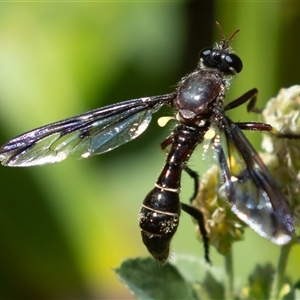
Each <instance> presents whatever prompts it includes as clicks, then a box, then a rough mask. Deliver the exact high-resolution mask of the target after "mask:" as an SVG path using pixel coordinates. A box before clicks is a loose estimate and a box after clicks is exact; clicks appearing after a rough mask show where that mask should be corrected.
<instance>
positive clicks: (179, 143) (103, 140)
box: [0, 23, 299, 263]
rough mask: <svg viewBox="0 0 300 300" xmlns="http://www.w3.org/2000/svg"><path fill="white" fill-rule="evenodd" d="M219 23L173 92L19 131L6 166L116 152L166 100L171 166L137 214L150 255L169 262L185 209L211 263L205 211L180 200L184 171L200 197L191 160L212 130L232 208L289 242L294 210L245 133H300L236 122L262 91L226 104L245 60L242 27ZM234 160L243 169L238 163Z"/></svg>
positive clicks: (4, 152)
mask: <svg viewBox="0 0 300 300" xmlns="http://www.w3.org/2000/svg"><path fill="white" fill-rule="evenodd" d="M217 26H218V28H219V31H220V34H221V42H219V43H217V44H215V45H214V46H213V47H211V48H205V49H203V50H202V51H201V52H200V60H199V62H198V65H197V68H196V70H195V71H193V72H192V73H190V74H188V75H187V76H185V77H183V78H182V79H181V81H180V82H179V84H178V86H177V88H176V90H175V92H173V93H170V94H165V95H161V96H153V97H144V98H138V99H133V100H129V101H124V102H120V103H116V104H113V105H109V106H105V107H103V108H99V109H95V110H92V111H90V112H86V113H83V114H80V115H77V116H75V117H71V118H68V119H65V120H62V121H58V122H55V123H52V124H49V125H46V126H42V127H39V128H37V129H34V130H32V131H29V132H27V133H24V134H22V135H19V136H18V137H16V138H14V139H12V140H10V141H8V142H7V143H6V144H4V145H3V146H2V147H1V148H0V161H1V163H2V164H3V165H5V166H14V167H27V166H36V165H44V164H51V163H57V162H60V161H62V160H64V159H65V158H66V157H67V156H68V155H72V156H75V157H78V158H86V157H89V156H91V155H96V154H101V153H104V152H107V151H110V150H112V149H114V148H116V147H118V146H120V145H122V144H124V143H127V142H129V141H131V140H133V139H135V138H136V137H138V136H139V135H140V134H142V133H143V132H144V130H145V129H146V128H147V126H148V125H149V123H150V121H151V117H152V114H153V113H155V112H157V111H158V110H159V109H160V108H161V107H162V106H163V105H167V106H169V107H171V108H173V109H174V111H175V118H176V120H177V125H176V127H175V128H174V130H173V132H172V133H171V135H170V136H168V137H167V138H166V139H165V140H164V141H163V142H162V143H161V148H162V149H163V150H164V151H165V152H167V153H168V156H167V160H166V164H165V166H164V168H163V170H162V172H161V174H160V175H159V178H158V180H157V181H156V183H155V186H154V188H153V189H152V190H151V191H150V192H149V194H148V195H147V196H146V198H145V200H144V202H143V205H142V208H141V211H140V215H139V222H140V228H141V234H142V239H143V242H144V244H145V245H146V247H147V248H148V250H149V252H150V253H151V254H152V256H153V257H154V258H155V259H156V260H157V261H158V262H160V263H164V262H166V260H167V259H168V256H169V246H170V241H171V239H172V237H173V235H174V234H175V232H176V230H177V227H178V224H179V217H180V211H181V209H182V210H183V211H185V212H187V213H188V214H189V215H191V216H192V217H193V218H195V219H196V220H197V221H198V225H199V229H200V232H201V233H202V235H203V240H204V247H205V257H206V260H207V261H209V256H208V238H207V233H206V230H205V226H204V220H203V215H202V213H201V211H199V210H198V209H196V208H194V207H192V206H191V205H188V204H185V203H181V202H180V199H179V192H180V181H181V173H182V171H186V172H187V173H188V174H189V175H190V176H191V177H192V178H193V180H194V183H195V191H194V197H195V196H196V194H197V187H198V186H199V179H198V175H197V173H196V172H194V171H192V170H191V169H189V168H188V167H187V162H188V160H189V158H190V156H191V155H192V153H193V151H194V150H195V148H196V147H197V146H198V145H199V144H201V143H202V142H203V140H204V139H205V138H206V134H207V133H208V132H209V131H210V132H211V131H212V132H214V134H213V137H211V144H212V146H213V147H212V148H213V149H214V151H215V157H216V158H217V161H218V163H219V166H220V189H219V192H220V193H221V194H222V195H223V196H224V197H225V198H226V200H227V201H228V203H229V205H230V207H231V210H232V211H233V212H234V213H235V214H236V215H237V216H238V217H239V218H240V219H241V220H242V221H244V222H245V223H246V224H247V225H249V226H250V227H251V228H252V229H253V230H254V231H256V232H257V233H258V234H259V235H261V236H262V237H264V238H266V239H268V240H270V241H271V242H273V243H275V244H278V245H284V244H286V243H288V242H289V241H290V240H291V238H292V237H293V234H294V224H293V217H292V215H291V212H290V209H289V207H288V205H287V203H286V200H285V198H284V196H283V195H282V193H281V192H280V190H279V188H278V187H277V185H276V183H275V181H274V179H273V178H272V176H271V175H270V173H269V172H268V170H267V168H266V167H265V165H264V164H263V162H262V160H261V158H260V157H259V155H258V154H257V152H256V151H255V150H254V148H253V147H252V146H251V144H250V143H249V141H248V140H247V138H246V137H245V135H244V134H243V132H242V130H256V131H257V130H258V131H267V132H270V133H272V134H274V135H276V136H278V137H285V138H299V136H293V135H287V134H282V133H280V132H278V131H277V130H275V129H274V128H273V127H272V126H271V125H269V124H264V123H258V122H247V123H241V122H233V121H232V120H231V119H230V118H229V117H228V116H227V115H226V114H225V112H226V111H228V110H230V109H233V108H236V107H238V106H240V105H242V104H244V103H246V102H248V101H249V102H248V105H247V108H248V111H255V103H256V96H257V93H258V90H257V89H255V88H254V89H252V90H250V91H248V92H247V93H245V94H244V95H242V96H241V97H239V98H238V99H236V100H234V101H232V102H231V103H229V104H227V105H224V101H225V95H226V91H227V90H228V88H229V82H230V80H231V79H232V78H233V77H234V76H235V75H236V74H238V73H240V72H241V71H242V68H243V64H242V61H241V59H240V58H239V57H238V56H237V55H236V54H234V53H233V51H232V48H231V46H230V42H231V40H232V39H233V38H234V36H235V35H236V34H237V33H238V32H239V30H236V31H235V32H234V33H233V34H232V35H231V36H230V38H229V39H226V38H225V36H224V34H223V30H222V28H221V26H220V24H219V23H217ZM232 158H234V159H235V161H236V163H238V165H239V167H238V168H233V166H232V163H231V161H232ZM194 197H193V198H194Z"/></svg>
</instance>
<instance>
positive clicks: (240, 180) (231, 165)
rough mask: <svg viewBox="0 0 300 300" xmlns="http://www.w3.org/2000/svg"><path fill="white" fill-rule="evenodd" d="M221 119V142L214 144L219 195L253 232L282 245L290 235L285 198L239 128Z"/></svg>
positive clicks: (288, 212) (288, 213) (290, 216)
mask: <svg viewBox="0 0 300 300" xmlns="http://www.w3.org/2000/svg"><path fill="white" fill-rule="evenodd" d="M224 118H225V119H224V124H225V127H224V130H222V133H221V135H220V136H221V142H218V141H216V138H215V141H214V143H215V144H216V152H217V155H218V160H219V164H220V168H221V180H222V185H221V188H220V190H219V192H220V194H221V196H222V197H224V198H225V199H227V201H228V202H229V203H230V204H231V210H232V211H233V212H234V213H235V214H236V215H237V216H238V217H239V218H240V219H241V220H242V221H244V222H245V223H246V224H247V225H249V226H250V227H251V228H252V229H253V230H254V231H256V232H257V233H258V234H260V235H261V236H262V237H264V238H267V239H269V240H270V241H271V242H273V243H275V244H278V245H284V244H286V243H288V242H289V241H290V240H291V238H292V236H293V233H294V225H293V218H292V215H291V212H290V210H289V207H288V206H287V203H286V199H285V198H284V196H283V195H282V193H281V191H280V190H279V188H278V187H277V185H276V183H275V181H274V179H273V178H272V176H271V175H270V173H269V171H268V170H267V168H266V166H265V165H264V163H263V162H262V160H261V159H260V157H259V155H258V153H257V152H256V151H255V150H254V148H253V147H252V146H251V144H250V143H249V141H248V140H247V138H246V137H245V135H244V134H243V132H242V131H241V130H240V128H238V126H237V125H235V124H234V123H233V122H231V121H230V120H229V119H228V118H227V117H225V116H224Z"/></svg>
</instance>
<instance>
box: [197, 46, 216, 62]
mask: <svg viewBox="0 0 300 300" xmlns="http://www.w3.org/2000/svg"><path fill="white" fill-rule="evenodd" d="M212 52H213V49H212V48H204V49H202V50H201V52H200V58H202V59H203V60H205V59H206V58H208V57H211V54H212Z"/></svg>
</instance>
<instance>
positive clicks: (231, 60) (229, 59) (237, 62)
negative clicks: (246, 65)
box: [225, 54, 243, 73]
mask: <svg viewBox="0 0 300 300" xmlns="http://www.w3.org/2000/svg"><path fill="white" fill-rule="evenodd" d="M225 61H226V63H227V64H228V67H229V68H230V69H234V71H235V72H236V73H240V72H241V71H242V69H243V63H242V60H241V59H240V58H239V57H238V56H237V55H235V54H228V55H226V56H225Z"/></svg>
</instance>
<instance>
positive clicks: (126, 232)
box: [0, 1, 300, 299]
mask: <svg viewBox="0 0 300 300" xmlns="http://www.w3.org/2000/svg"><path fill="white" fill-rule="evenodd" d="M216 20H218V21H219V22H220V23H221V25H222V26H223V29H224V32H225V35H226V36H227V37H228V36H229V35H231V34H232V32H233V31H234V30H236V29H237V28H240V29H241V32H240V33H239V34H238V35H237V36H236V38H235V39H234V42H233V47H234V49H235V50H236V52H237V53H238V54H239V55H240V57H241V58H242V60H243V62H244V70H243V72H242V73H241V74H240V75H239V76H238V77H237V78H236V79H235V80H234V81H233V84H232V88H231V90H230V93H229V94H228V99H231V100H232V99H234V98H236V97H238V96H240V95H241V94H242V93H244V92H246V91H247V90H249V89H251V88H253V87H257V88H258V89H259V91H260V94H259V106H260V107H262V106H263V104H264V102H265V101H266V100H267V99H268V98H270V97H271V96H274V95H276V94H277V92H278V90H279V89H280V87H288V86H290V85H293V84H299V83H300V71H299V70H300V58H299V49H300V38H299V30H300V3H299V2H284V1H281V2H280V1H279V2H263V1H262V2H250V1H249V2H248V1H235V2H225V1H224V2H222V1H216V2H214V1H201V2H200V1H199V2H188V1H187V2H176V3H175V2H151V3H150V2H144V3H143V2H140V1H139V2H131V3H121V2H120V3H109V2H108V3H95V2H94V3H93V2H86V3H85V2H81V3H67V2H65V3H58V2H56V3H34V2H31V3H22V2H18V3H13V2H11V3H0V125H1V131H0V138H1V144H2V143H4V142H5V141H6V140H8V139H9V138H12V137H14V136H15V135H18V134H20V133H22V132H25V131H27V130H30V129H33V128H35V127H38V126H41V125H44V124H47V123H50V122H53V121H56V120H59V119H63V118H66V117H69V116H72V115H75V114H78V113H81V112H85V111H87V110H90V109H93V108H97V107H100V106H103V105H108V104H112V103H115V102H119V101H123V100H128V99H132V98H138V97H142V96H150V95H158V94H165V93H169V92H172V91H173V90H174V87H175V85H176V83H177V82H178V81H179V79H180V78H181V77H182V76H184V75H185V74H186V73H188V72H190V71H191V70H193V69H194V68H195V67H196V64H197V60H198V53H199V51H200V50H201V48H203V47H207V46H210V45H212V44H213V43H214V42H215V41H219V39H220V36H219V33H218V31H217V27H216V25H215V21H216ZM166 113H170V110H168V109H165V110H164V109H163V110H162V112H159V113H158V114H156V115H155V116H154V120H153V122H152V124H151V125H150V126H149V128H148V130H147V131H146V132H145V133H144V134H143V135H142V136H141V137H139V138H138V139H137V140H135V141H133V142H131V143H129V144H127V145H124V146H122V147H120V148H118V149H116V150H114V151H112V152H111V153H106V154H103V155H101V156H98V157H92V158H89V159H86V160H79V161H78V160H74V159H67V160H66V161H65V162H62V163H60V164H57V165H50V166H44V167H34V168H26V169H19V168H4V167H1V168H0V176H1V186H0V188H1V197H0V241H1V242H0V262H1V265H0V270H1V271H0V298H2V299H21V298H22V299H25V298H27V299H47V298H51V299H54V298H60V299H101V298H103V299H104V298H106V299H107V298H114V299H117V298H119V299H121V298H122V299H124V298H130V297H131V296H130V294H129V293H128V292H127V291H126V289H125V288H124V287H123V286H122V284H121V283H120V282H119V281H118V279H117V278H116V277H115V275H114V273H113V271H112V268H114V267H117V266H118V265H119V264H120V262H121V261H122V260H123V259H125V258H128V257H135V256H146V255H148V253H147V251H146V249H145V248H144V246H143V244H142V241H141V238H140V232H139V227H138V221H137V217H138V212H139V209H140V206H141V203H142V201H143V199H144V197H145V195H146V194H147V193H148V191H149V190H150V189H152V187H153V184H154V182H155V180H156V178H157V175H158V172H159V171H160V170H161V168H162V166H163V164H164V161H165V155H164V154H163V153H162V152H161V151H160V149H159V143H160V142H161V141H162V140H163V139H164V137H166V136H167V135H168V134H169V132H170V129H171V127H167V128H163V129H161V128H158V125H157V123H156V120H157V118H158V117H159V116H161V115H165V114H166ZM235 116H236V117H235ZM231 117H232V118H233V119H234V120H237V121H238V120H242V121H247V120H249V121H254V120H257V117H256V116H255V115H249V114H247V113H246V109H245V107H242V108H241V109H239V110H236V111H235V112H233V114H231ZM250 138H251V141H253V143H254V144H255V145H256V146H257V147H259V141H260V138H261V135H260V134H250ZM190 166H191V167H192V168H193V169H196V170H198V171H199V172H203V171H204V164H203V163H202V162H201V155H199V154H198V155H197V153H195V155H194V158H192V160H191V162H190ZM191 192H192V184H191V182H190V180H189V178H186V176H185V175H184V176H183V182H182V200H183V201H187V199H189V196H190V195H191ZM179 227H180V228H179V230H178V233H177V234H176V236H175V238H174V241H173V244H172V250H173V252H174V253H175V254H176V253H194V254H198V255H199V256H200V257H202V256H203V249H202V245H201V244H199V243H198V241H197V240H196V238H195V234H194V225H193V224H192V222H191V220H190V217H188V216H186V215H184V214H183V215H182V219H181V226H179ZM211 251H212V260H213V262H214V265H222V263H223V261H222V257H220V256H219V255H217V254H216V253H214V251H213V250H211ZM299 252H300V251H299V247H294V249H293V252H292V255H291V259H290V262H289V266H288V273H289V274H290V275H291V276H293V277H294V278H297V277H299V274H300V271H299V270H300V262H299V259H298V257H299ZM277 255H278V248H277V247H276V246H274V245H271V244H270V243H269V242H267V241H265V240H263V239H262V238H260V237H258V236H257V235H256V234H254V233H253V232H251V231H250V230H249V231H247V235H246V239H245V241H244V242H242V243H239V244H237V245H235V247H234V257H235V269H236V275H237V276H238V277H240V279H241V280H242V281H246V280H247V277H246V274H248V273H249V272H250V270H252V268H253V266H254V264H255V263H257V262H264V261H271V262H273V263H276V260H277ZM246 257H247V259H245V258H246Z"/></svg>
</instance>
